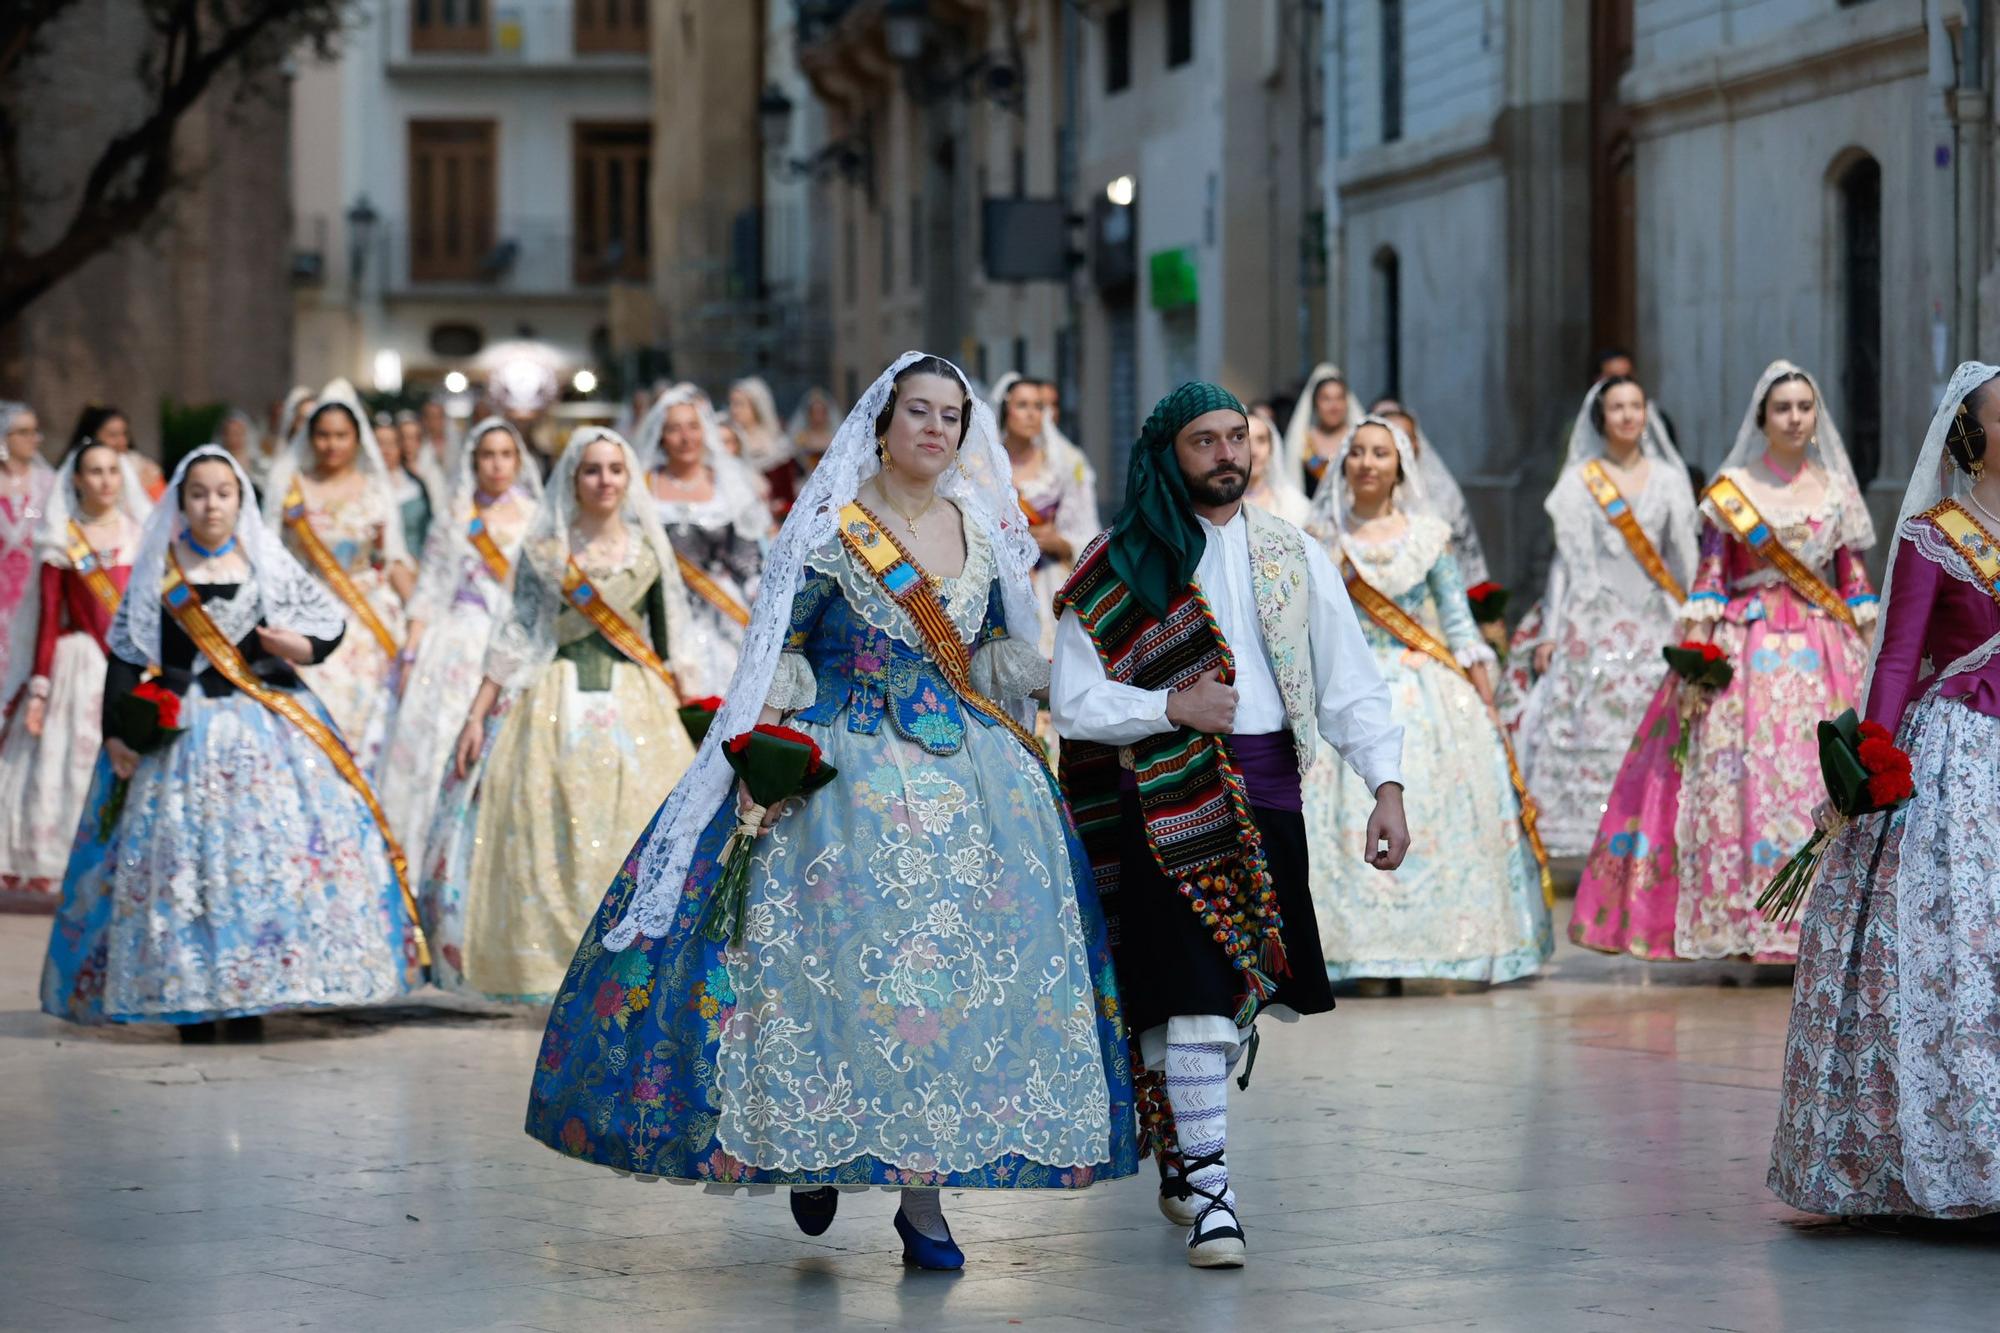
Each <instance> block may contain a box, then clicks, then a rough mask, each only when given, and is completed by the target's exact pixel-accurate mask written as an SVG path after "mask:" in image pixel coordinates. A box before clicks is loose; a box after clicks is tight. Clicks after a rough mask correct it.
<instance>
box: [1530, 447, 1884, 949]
mask: <svg viewBox="0 0 2000 1333" xmlns="http://www.w3.org/2000/svg"><path fill="white" fill-rule="evenodd" d="M1737 480H1738V482H1739V484H1741V483H1742V481H1743V478H1741V477H1740V476H1739V477H1738V478H1737ZM1860 502H1861V501H1860V497H1859V496H1853V495H1850V496H1848V497H1846V498H1845V499H1843V498H1842V497H1840V496H1839V495H1837V494H1836V493H1834V492H1833V491H1832V490H1830V489H1829V491H1828V492H1827V494H1826V496H1825V497H1824V498H1823V499H1822V500H1821V502H1820V503H1819V504H1818V505H1817V506H1815V507H1813V508H1812V509H1811V510H1805V509H1801V508H1798V507H1791V508H1785V507H1781V506H1779V505H1776V504H1771V503H1767V502H1765V501H1763V500H1762V499H1759V500H1758V508H1759V510H1760V512H1761V513H1762V514H1763V516H1764V518H1765V519H1766V520H1767V521H1768V522H1769V523H1770V524H1771V528H1772V531H1773V533H1774V534H1775V535H1776V537H1777V538H1778V540H1780V541H1782V542H1783V543H1784V544H1785V546H1786V547H1787V548H1788V549H1789V550H1790V551H1792V553H1793V554H1795V555H1796V556H1798V557H1799V559H1800V560H1801V561H1802V562H1803V563H1804V564H1805V565H1806V566H1807V567H1808V568H1810V569H1812V570H1814V571H1815V573H1816V574H1817V575H1818V576H1819V577H1820V578H1822V579H1824V580H1826V581H1827V584H1828V586H1829V587H1830V588H1832V589H1834V590H1835V591H1836V592H1837V594H1838V595H1839V596H1840V597H1841V598H1842V599H1843V600H1844V601H1845V602H1846V603H1847V605H1848V607H1849V608H1850V609H1851V611H1852V613H1853V615H1854V617H1855V619H1856V621H1857V622H1858V623H1859V624H1861V625H1863V626H1867V625H1870V624H1872V623H1873V622H1874V619H1875V606H1876V597H1875V590H1874V587H1873V586H1872V585H1871V584H1870V583H1869V581H1868V572H1867V569H1866V567H1865V566H1864V565H1863V563H1862V553H1861V552H1860V551H1858V550H1855V549H1851V548H1848V547H1841V546H1838V545H1837V544H1836V540H1835V537H1836V534H1837V533H1839V532H1840V531H1841V528H1842V522H1841V520H1842V506H1843V505H1844V504H1859V503H1860ZM1702 512H1703V515H1704V519H1705V524H1704V527H1703V530H1702V540H1701V564H1700V566H1699V568H1698V570H1697V571H1696V574H1695V582H1694V588H1693V591H1692V594H1691V595H1690V597H1689V601H1688V606H1687V608H1686V609H1685V610H1684V611H1683V616H1684V617H1685V618H1686V619H1688V620H1689V621H1691V622H1692V624H1693V629H1694V633H1695V634H1696V635H1697V637H1701V636H1702V633H1703V630H1704V628H1705V627H1706V628H1708V630H1709V637H1711V641H1712V642H1714V643H1715V644H1716V645H1717V646H1718V647H1720V648H1721V649H1722V650H1723V651H1724V652H1726V653H1727V654H1728V655H1729V661H1730V663H1731V665H1732V667H1733V668H1734V673H1735V674H1734V677H1733V678H1732V679H1731V681H1730V683H1729V686H1728V688H1727V689H1725V690H1723V691H1722V692H1721V693H1719V694H1718V695H1716V696H1715V697H1714V698H1713V699H1712V700H1710V701H1708V703H1707V705H1706V707H1705V708H1703V709H1702V710H1701V711H1700V712H1699V713H1697V714H1696V715H1695V718H1694V721H1693V723H1692V729H1691V732H1690V734H1689V737H1688V753H1687V758H1686V761H1685V764H1684V765H1683V766H1681V767H1677V766H1676V765H1675V763H1674V760H1673V755H1672V751H1673V748H1674V746H1675V744H1676V742H1677V741H1678V740H1679V738H1680V725H1681V724H1680V710H1681V698H1680V695H1681V689H1680V684H1679V681H1678V679H1677V678H1676V677H1675V676H1674V675H1673V674H1672V673H1671V672H1669V671H1667V670H1666V668H1665V667H1664V666H1663V667H1662V668H1661V673H1662V675H1663V677H1664V679H1663V680H1662V682H1661V684H1660V686H1659V688H1658V690H1657V691H1656V692H1655V693H1654V696H1653V702H1652V704H1651V705H1650V706H1649V707H1648V708H1647V710H1646V715H1645V717H1644V718H1642V719H1641V720H1640V722H1639V728H1638V732H1637V734H1636V735H1635V736H1634V737H1633V740H1632V744H1631V747H1630V749H1628V750H1627V752H1626V755H1625V759H1624V762H1623V763H1621V764H1620V765H1619V769H1618V777H1617V780H1616V782H1614V783H1613V785H1612V789H1611V796H1610V799H1609V801H1608V802H1607V804H1606V808H1605V813H1604V818H1603V820H1602V821H1601V823H1600V824H1599V825H1598V831H1597V839H1596V841H1595V842H1594V843H1593V844H1592V847H1591V851H1590V858H1589V861H1588V863H1587V864H1586V866H1585V868H1584V873H1583V878H1582V881H1581V882H1580V883H1579V884H1578V886H1577V895H1576V912H1575V915H1574V916H1573V917H1572V918H1571V920H1570V938H1571V939H1573V940H1575V941H1576V942H1577V943H1578V944H1581V945H1584V946H1586V947H1588V948H1592V949H1598V950H1601V951H1603V952H1606V953H1628V954H1631V955H1633V956H1634V957H1638V958H1647V959H1656V960H1657V959H1673V958H1681V959H1721V958H1747V959H1752V960H1754V961H1757V962H1774V963H1789V962H1792V961H1793V960H1794V959H1795V958H1796V957H1797V956H1798V940H1799V928H1798V925H1797V924H1796V923H1795V922H1794V923H1779V922H1773V921H1769V920H1767V919H1765V917H1764V915H1763V914H1762V913H1760V912H1759V911H1757V908H1756V902H1757V899H1758V897H1759V896H1761V895H1762V893H1763V892H1764V890H1765V888H1767V887H1768V886H1769V885H1770V882H1771V880H1772V879H1773V878H1774V877H1775V876H1776V875H1777V873H1778V871H1779V869H1780V868H1781V867H1783V865H1784V864H1785V862H1786V861H1788V860H1790V859H1791V856H1792V854H1793V853H1794V852H1796V851H1798V849H1799V848H1800V847H1801V846H1803V845H1804V844H1805V841H1806V839H1807V838H1808V837H1810V836H1811V835H1812V831H1813V821H1812V812H1813V809H1814V807H1815V806H1817V805H1818V804H1819V802H1820V800H1821V799H1822V798H1823V796H1824V795H1825V786H1824V783H1823V781H1822V779H1821V777H1820V768H1819V744H1818V733H1817V727H1818V724H1819V723H1820V721H1822V720H1823V719H1826V718H1830V717H1833V716H1835V715H1837V714H1839V713H1840V712H1841V711H1842V710H1843V709H1846V708H1850V707H1853V706H1854V705H1855V704H1856V703H1857V702H1858V701H1859V693H1860V685H1861V675H1862V670H1863V668H1864V666H1865V664H1866V661H1867V655H1868V647H1867V644H1866V643H1865V642H1864V641H1863V639H1862V636H1861V633H1860V632H1859V631H1858V630H1856V629H1853V628H1850V627H1849V626H1847V625H1846V624H1844V623H1842V622H1840V621H1838V620H1835V619H1834V618H1832V617H1831V616H1829V615H1828V614H1827V613H1826V612H1825V611H1823V610H1821V609H1820V608H1819V607H1818V606H1816V605H1814V604H1813V603H1812V602H1811V601H1809V600H1808V599H1807V598H1806V597H1804V596H1803V595H1801V594H1800V593H1799V592H1798V591H1797V590H1796V589H1794V588H1793V587H1792V585H1791V584H1790V583H1788V582H1787V581H1786V580H1785V577H1784V576H1783V575H1782V574H1781V573H1780V572H1779V571H1778V570H1777V569H1775V568H1774V567H1772V566H1771V565H1769V564H1767V563H1766V562H1765V561H1764V560H1763V558H1762V557H1760V556H1759V555H1757V553H1756V552H1755V551H1753V550H1751V549H1750V547H1749V546H1747V545H1746V544H1745V543H1743V542H1742V541H1741V540H1739V539H1738V538H1737V537H1735V536H1734V535H1733V534H1730V533H1728V532H1726V531H1725V530H1724V528H1723V527H1722V526H1721V525H1720V523H1719V519H1718V516H1717V515H1716V514H1715V513H1714V510H1713V507H1712V503H1711V502H1710V501H1706V500H1705V501H1703V503H1702Z"/></svg>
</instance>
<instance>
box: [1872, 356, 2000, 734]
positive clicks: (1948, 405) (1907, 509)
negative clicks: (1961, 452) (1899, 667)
mask: <svg viewBox="0 0 2000 1333" xmlns="http://www.w3.org/2000/svg"><path fill="white" fill-rule="evenodd" d="M1996 375H2000V366H1993V365H1988V364H1986V363H1985V362H1983V361H1967V362H1964V363H1962V364H1961V365H1960V366H1959V367H1958V369H1957V370H1955V371H1953V372H1952V376H1951V381H1950V382H1949V383H1948V384H1946V385H1945V390H1944V397H1942V398H1940V399H1939V400H1938V407H1937V411H1936V412H1935V413H1933V414H1932V416H1931V424H1930V429H1929V430H1927V431H1925V432H1924V447H1923V449H1922V450H1921V451H1920V452H1919V453H1918V454H1917V465H1916V468H1915V470H1914V471H1912V472H1911V473H1910V485H1909V489H1907V490H1905V491H1904V492H1903V507H1902V508H1901V509H1899V510H1897V511H1896V529H1895V536H1896V540H1895V541H1893V542H1892V543H1891V544H1890V547H1889V567H1888V568H1887V569H1885V570H1884V571H1883V572H1882V606H1881V615H1880V618H1879V619H1877V621H1876V622H1875V640H1874V642H1873V643H1872V644H1870V645H1869V648H1868V671H1867V674H1866V675H1865V676H1864V677H1863V679H1862V687H1861V694H1862V706H1863V707H1864V708H1865V707H1866V706H1867V697H1868V694H1869V692H1870V691H1871V690H1873V689H1874V687H1875V663H1876V659H1877V658H1878V657H1879V656H1880V654H1881V651H1882V640H1883V638H1884V637H1885V636H1886V635H1887V634H1888V632H1889V623H1890V622H1889V604H1890V602H1891V601H1892V600H1893V597H1894V593H1895V588H1896V561H1897V559H1898V558H1899V557H1900V556H1901V555H1902V545H1903V543H1902V540H1901V539H1902V538H1904V537H1906V536H1911V535H1912V532H1913V529H1912V528H1911V526H1910V521H1911V520H1912V519H1914V518H1916V517H1917V515H1919V514H1922V513H1924V512H1926V511H1927V510H1929V509H1932V508H1934V507H1935V506H1936V505H1938V504H1939V503H1940V502H1942V501H1944V500H1946V499H1952V498H1956V497H1959V496H1963V495H1964V494H1965V493H1966V492H1967V491H1969V490H1971V489H1972V478H1970V477H1968V476H1966V475H1965V473H1964V472H1962V471H1960V470H1959V468H1958V465H1957V464H1955V463H1953V462H1952V461H1951V454H1950V453H1949V452H1948V451H1947V450H1946V449H1945V447H1944V441H1945V435H1946V434H1947V432H1948V431H1949V430H1950V428H1951V422H1952V418H1953V416H1955V415H1956V414H1957V412H1958V405H1959V404H1960V403H1962V402H1964V401H1965V400H1966V398H1967V396H1968V395H1970V394H1971V393H1972V391H1973V390H1974V389H1977V388H1978V387H1979V386H1980V385H1982V384H1984V383H1986V381H1988V380H1990V379H1992V378H1993V377H1994V376H1996ZM1997 455H2000V450H1996V449H1994V448H1993V447H1991V445H1990V444H1989V447H1988V448H1987V451H1986V466H1987V467H1993V466H1996V464H2000V456H1997ZM1967 507H1968V508H1970V506H1967ZM1915 539H1916V540H1918V541H1921V540H1922V538H1921V536H1920V535H1919V536H1917V537H1916V538H1915ZM1961 563H1962V562H1960V561H1958V560H1957V559H1956V553H1955V552H1954V553H1952V558H1951V559H1950V560H1948V561H1946V562H1944V567H1945V569H1946V571H1947V572H1948V573H1951V574H1952V576H1953V577H1954V578H1964V577H1965V576H1966V575H1968V574H1970V573H1971V572H1972V571H1970V570H1963V571H1962V572H1961V571H1960V570H1955V569H1953V566H1954V565H1958V564H1961ZM1996 654H2000V634H1996V635H1994V636H1993V637H1991V638H1989V639H1987V640H1986V642H1984V643H1982V644H1980V645H1979V646H1978V647H1977V648H1974V649H1973V650H1972V651H1971V652H1969V653H1967V654H1965V656H1963V657H1961V658H1959V659H1958V660H1957V661H1955V662H1950V663H1947V664H1945V665H1944V666H1943V667H1942V668H1941V669H1940V670H1938V671H1937V673H1936V674H1935V675H1933V676H1931V677H1929V678H1928V679H1927V681H1926V682H1925V683H1926V686H1927V687H1928V686H1930V685H1935V684H1936V683H1937V682H1939V681H1941V680H1943V679H1945V678H1946V677H1947V676H1962V675H1964V674H1965V673H1966V672H1968V671H1977V670H1978V669H1979V668H1980V667H1982V666H1984V665H1986V663H1987V662H1989V661H1991V660H1992V658H1993V657H1994V656H1995V655H1996ZM1890 726H1891V730H1893V729H1894V724H1893V723H1891V724H1890Z"/></svg>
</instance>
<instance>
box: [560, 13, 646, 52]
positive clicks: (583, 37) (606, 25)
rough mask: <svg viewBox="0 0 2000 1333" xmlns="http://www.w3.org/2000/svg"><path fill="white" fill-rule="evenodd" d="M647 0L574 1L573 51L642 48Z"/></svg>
mask: <svg viewBox="0 0 2000 1333" xmlns="http://www.w3.org/2000/svg"><path fill="white" fill-rule="evenodd" d="M646 3H647V0H576V10H575V17H576V53H577V54H578V55H600V54H604V53H607V52H617V51H624V52H632V53H636V54H640V55H643V54H645V51H646Z"/></svg>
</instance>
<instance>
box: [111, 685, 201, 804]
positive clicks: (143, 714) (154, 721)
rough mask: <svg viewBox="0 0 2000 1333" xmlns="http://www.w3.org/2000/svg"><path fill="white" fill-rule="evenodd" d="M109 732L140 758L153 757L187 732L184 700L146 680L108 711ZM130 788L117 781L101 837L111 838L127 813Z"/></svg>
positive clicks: (112, 703)
mask: <svg viewBox="0 0 2000 1333" xmlns="http://www.w3.org/2000/svg"><path fill="white" fill-rule="evenodd" d="M104 720H105V732H106V735H107V736H108V737H110V738H111V739H113V740H119V741H123V742H124V743H125V744H126V745H128V746H130V747H131V748H132V749H133V750H134V751H136V752H137V753H139V754H153V753H155V752H156V751H159V750H164V749H166V748H167V746H169V745H171V744H173V741H174V737H176V736H178V735H180V734H181V733H182V732H183V731H185V730H187V728H185V727H183V726H182V725H181V697H180V696H179V695H178V694H175V693H174V692H173V691H172V690H170V689H167V688H166V687H165V686H163V685H161V684H160V682H159V681H157V680H142V681H140V682H139V685H138V687H137V688H136V689H134V690H133V691H132V692H131V693H130V694H128V695H125V696H124V697H122V698H119V699H114V700H113V701H112V702H111V705H110V707H108V708H107V709H106V710H105V719H104ZM129 785H130V784H129V783H128V781H127V780H126V779H124V778H118V779H116V781H115V783H114V785H113V786H112V788H111V792H110V794H109V795H108V796H106V797H105V799H104V806H103V810H102V812H101V813H100V815H99V816H98V830H99V836H100V837H103V838H109V837H110V836H111V830H112V829H113V828H115V827H116V826H117V824H118V816H119V815H120V814H121V813H123V812H124V809H125V789H126V787H127V786H129Z"/></svg>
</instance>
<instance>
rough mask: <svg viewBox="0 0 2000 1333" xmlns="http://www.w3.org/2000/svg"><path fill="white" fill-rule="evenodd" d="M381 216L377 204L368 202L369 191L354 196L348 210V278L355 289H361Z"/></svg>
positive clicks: (358, 290) (357, 290)
mask: <svg viewBox="0 0 2000 1333" xmlns="http://www.w3.org/2000/svg"><path fill="white" fill-rule="evenodd" d="M381 220H382V219H381V216H380V215H379V214H378V213H376V211H375V205H373V204H371V203H369V202H368V192H367V191H366V190H364V191H362V192H361V193H360V194H358V195H356V196H355V197H354V203H353V204H352V205H350V206H349V208H348V210H347V279H348V282H349V283H350V284H351V285H352V287H353V288H354V290H355V291H356V292H357V293H358V292H360V290H361V276H362V273H363V271H364V270H365V269H366V268H367V267H368V250H369V245H370V242H372V241H373V240H374V239H375V224H376V223H377V222H380V221H381Z"/></svg>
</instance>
